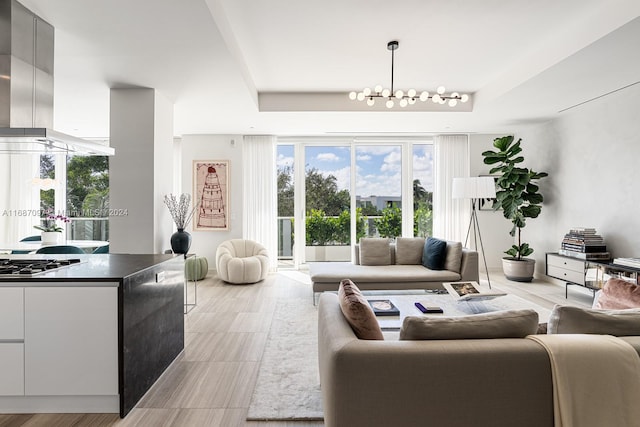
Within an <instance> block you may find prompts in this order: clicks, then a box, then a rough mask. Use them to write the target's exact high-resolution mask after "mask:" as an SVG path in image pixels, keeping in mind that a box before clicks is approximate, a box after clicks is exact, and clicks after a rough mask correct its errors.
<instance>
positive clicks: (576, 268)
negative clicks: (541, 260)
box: [547, 253, 585, 286]
mask: <svg viewBox="0 0 640 427" xmlns="http://www.w3.org/2000/svg"><path fill="white" fill-rule="evenodd" d="M584 274H585V269H584V261H583V260H580V259H572V258H568V257H564V256H561V255H556V254H551V253H549V254H547V276H550V277H554V278H556V279H560V280H564V281H565V282H570V283H575V284H576V285H581V286H584V285H585V280H584Z"/></svg>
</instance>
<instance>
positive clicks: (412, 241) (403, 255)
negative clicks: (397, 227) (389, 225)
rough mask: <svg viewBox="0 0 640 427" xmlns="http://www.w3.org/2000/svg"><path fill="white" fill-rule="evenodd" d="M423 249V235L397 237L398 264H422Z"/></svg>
mask: <svg viewBox="0 0 640 427" xmlns="http://www.w3.org/2000/svg"><path fill="white" fill-rule="evenodd" d="M423 250H424V239H423V238H422V237H398V238H396V264H405V265H418V264H420V262H421V261H422V251H423Z"/></svg>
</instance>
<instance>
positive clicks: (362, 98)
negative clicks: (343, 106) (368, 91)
mask: <svg viewBox="0 0 640 427" xmlns="http://www.w3.org/2000/svg"><path fill="white" fill-rule="evenodd" d="M357 99H358V101H364V93H362V92H359V93H358V96H357Z"/></svg>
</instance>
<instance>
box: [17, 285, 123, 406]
mask: <svg viewBox="0 0 640 427" xmlns="http://www.w3.org/2000/svg"><path fill="white" fill-rule="evenodd" d="M24 292H25V296H24V298H25V316H24V317H25V344H24V346H25V347H24V352H25V356H24V360H25V362H24V365H25V366H24V368H25V375H24V382H25V394H26V395H27V396H55V395H94V396H96V395H103V396H106V395H117V394H118V290H117V288H116V287H62V286H61V287H56V286H51V287H29V288H26V289H25V290H24Z"/></svg>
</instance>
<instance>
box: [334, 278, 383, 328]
mask: <svg viewBox="0 0 640 427" xmlns="http://www.w3.org/2000/svg"><path fill="white" fill-rule="evenodd" d="M338 300H339V301H340V309H341V310H342V315H343V316H344V317H345V319H347V322H349V325H351V329H353V332H354V333H355V334H356V336H357V337H358V339H361V340H384V336H383V335H382V330H381V329H380V325H379V324H378V320H377V319H376V315H375V314H374V313H373V309H372V308H371V306H370V305H369V303H368V302H367V300H366V299H365V297H364V296H363V295H362V292H360V289H358V287H357V286H356V285H355V284H354V283H353V282H352V281H351V280H349V279H344V280H342V281H341V282H340V287H339V288H338Z"/></svg>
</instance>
